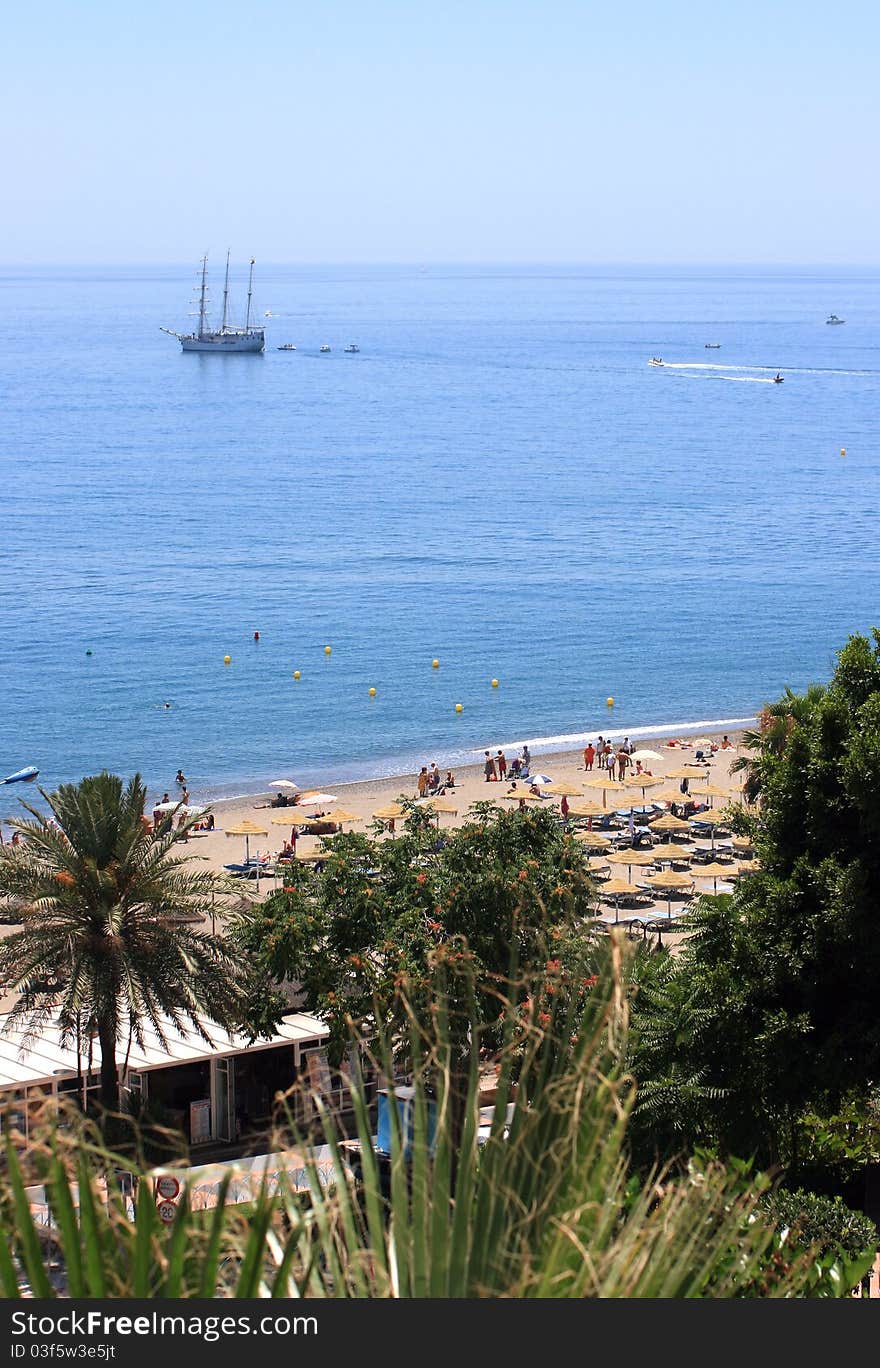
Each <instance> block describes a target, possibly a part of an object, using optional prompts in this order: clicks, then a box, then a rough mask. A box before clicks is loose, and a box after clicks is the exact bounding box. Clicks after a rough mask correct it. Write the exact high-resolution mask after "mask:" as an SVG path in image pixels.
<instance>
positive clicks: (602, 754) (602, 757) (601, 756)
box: [596, 736, 605, 769]
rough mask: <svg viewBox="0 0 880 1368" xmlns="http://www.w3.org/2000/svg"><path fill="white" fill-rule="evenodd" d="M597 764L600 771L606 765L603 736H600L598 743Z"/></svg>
mask: <svg viewBox="0 0 880 1368" xmlns="http://www.w3.org/2000/svg"><path fill="white" fill-rule="evenodd" d="M596 763H597V764H598V766H599V768H600V769H602V767H603V765H604V764H605V738H604V737H603V736H600V737H599V740H598V741H597V742H596Z"/></svg>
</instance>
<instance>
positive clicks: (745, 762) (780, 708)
mask: <svg viewBox="0 0 880 1368" xmlns="http://www.w3.org/2000/svg"><path fill="white" fill-rule="evenodd" d="M826 693H827V690H826V688H825V686H824V685H823V684H810V685H808V687H807V690H806V693H803V694H797V693H795V692H794V690H793V689H790V688H786V690H785V693H784V694H783V695H782V697H781V698H780V699H777V701H776V702H775V703H768V704H767V705H766V706H765V707H763V708H762V709H761V711H760V713H759V714H758V727H757V729H753V728H752V729H748V730H746V731H744V732H743V737H742V743H741V744H742V747H743V749H744V750H747V751H750V752H751V754H750V755H740V756H738V757H737V759H736V760H734V762H733V764H732V765H731V767H730V772H731V774H736V773H737V772H741V773H744V774H745V779H744V782H743V796H744V797H745V799H746V802H749V803H755V802H757V801H758V800H759V799H760V797H761V794H762V793H763V791H764V789H765V788H766V786H767V778H768V775H769V773H770V772H771V771H772V769H773V767H774V765H775V762H776V761H777V760H778V759H779V757H780V756H782V755H784V754H785V751H786V749H787V747H788V744H789V741H790V740H791V736H792V733H793V732H794V731H795V729H796V728H797V727H799V726H801V725H802V724H803V723H805V722H806V721H807V720H808V719H809V718H810V717H811V716H812V715H813V712H814V711H815V709H816V707H817V706H818V704H819V703H821V701H822V699H823V698H824V697H825V695H826Z"/></svg>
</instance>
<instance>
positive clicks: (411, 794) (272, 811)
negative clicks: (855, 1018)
mask: <svg viewBox="0 0 880 1368" xmlns="http://www.w3.org/2000/svg"><path fill="white" fill-rule="evenodd" d="M704 735H705V736H707V737H712V738H713V739H714V740H715V741H717V742H718V743H719V745H720V742H721V738H722V734H721V733H720V732H718V733H714V734H713V733H712V732H711V731H707V732H705V733H704ZM727 735H728V739H729V741H730V742H732V744H733V749H730V750H720V749H719V750H717V751H715V752H714V753H712V754H711V755H710V764H709V766H708V769H707V772H708V775H709V782H710V784H712V785H713V786H716V787H718V788H721V789H724V790H725V791H727V792H729V793H730V795H731V798H733V797H734V796H737V795H738V790H739V776H738V775H731V774H730V765H731V763H732V761H733V760H734V759H735V758H736V756H737V755H738V753H739V749H738V748H739V743H740V739H741V735H742V734H741V733H740V732H728V733H727ZM670 739H675V738H674V737H672V736H667V737H659V736H658V737H654V738H652V739H651V740H650V742H639V743H637V749H638V750H641V749H650V750H653V751H656V752H657V753H658V754H659V755H660V757H661V758H660V759H659V760H653V761H652V760H649V761H645V762H644V764H645V768H646V769H649V770H651V772H652V774H653V775H654V776H655V777H664V776H666V775H667V774H668V773H669V771H670V770H675V769H678V768H679V767H680V766H681V765H683V764H687V762H688V761H692V760H693V757H694V750H695V746H694V738H693V737H689V736H684V737H681V738H680V739H679V740H678V744H676V745H674V746H671V745H668V744H667V743H668V741H669V740H670ZM703 749H705V748H703ZM505 754H506V756H507V762H508V780H507V782H498V781H496V782H487V781H486V779H485V776H484V772H483V766H482V764H476V765H469V766H465V767H457V768H456V769H455V771H454V773H455V780H456V786H455V790H454V792H451V793H447V794H445V795H444V797H445V798H446V800H448V801H454V802H455V805H456V807H457V808H458V812H457V814H451V813H443V814H442V815H441V816H440V829H441V830H445V829H447V828H452V827H456V826H459V825H461V823H462V822H463V821H465V820H466V817H467V814H468V809H469V807H470V805H471V803H474V802H478V801H485V800H487V799H490V800H492V801H495V802H497V803H498V804H499V806H500V807H503V808H508V807H510V806H512V804H510V803H509V802H506V801H505V802H502V801H501V795H502V794H504V793H505V792H507V790H508V789H509V788H510V779H509V766H510V761H511V760H512V759H513V754H511V753H509V752H505ZM435 758H436V760H437V765H438V767H439V770H440V773H441V775H444V774H445V773H446V766H445V765H444V763H443V757H442V756H440V755H438V756H436V757H434V756H428V757H427V758H426V761H425V763H426V764H428V765H430V764H431V762H432V761H433V760H434V759H435ZM531 773H532V775H533V776H534V775H535V774H544V775H549V776H551V778H552V779H553V781H554V782H556V783H563V782H564V783H570V784H572V785H573V786H574V787H577V788H578V789H581V790H582V792H583V796H584V798H585V799H594V800H596V801H598V802H601V801H602V791H601V790H598V791H597V790H595V789H592V788H587V787H585V781H586V780H590V779H594V778H595V777H596V776H597V774H598V771H597V770H596V769H595V768H594V770H593V772H592V774H588V773H586V772H585V769H584V755H583V748H579V749H578V750H575V751H564V752H560V751H555V752H553V753H552V754H546V755H542V754H541V753H540V751H539V750H536V749H532V759H531ZM695 773H696V771H695ZM416 777H417V776H416V774H414V773H413V774H406V775H398V776H392V777H390V778H382V779H375V780H364V781H360V782H357V783H341V784H333V785H331V786H329V787H328V788H326V789H322V790H321V791H322V792H329V793H333V794H335V795H337V797H338V800H339V801H338V802H337V803H335V804H328V805H327V807H326V808H325V809H324V810H325V813H326V818H327V820H332V815H333V809H334V807H339V808H341V807H344V808H345V809H346V810H347V811H348V812H350V813H353V814H355V815H356V816H357V817H359V818H361V819H362V820H360V821H358V822H353V823H350V824H346V825H345V830H346V831H356V832H364V833H367V834H370V835H372V834H373V832H372V829H371V822H372V814H373V813H374V812H375V811H376V810H377V809H378V808H381V807H384V806H385V805H386V804H388V803H390V802H393V801H394V800H395V799H398V798H399V797H400V796H401V795H404V796H405V797H407V798H415V797H417V796H418V789H417V786H416ZM678 785H679V780H678V779H670V780H669V781H668V783H665V784H662V785H660V784H658V785H657V786H656V788H655V789H653V790H651V789H649V790H648V792H647V794H646V797H647V798H649V799H650V796H651V794H652V792H653V793H656V794H661V793H665V792H667V791H668V790H671V789H678ZM525 787H528V786H527V785H525ZM700 787H701V784H700V782H699V781H695V782H693V783H692V785H691V789H692V795H693V796H697V795H698V794H699V791H700ZM636 796H638V795H636ZM274 797H275V794H274V793H266V794H263V795H260V796H256V797H255V796H254V795H250V796H249V797H247V798H237V799H228V800H221V801H218V802H215V803H213V804H212V805H211V811H212V812H213V813H214V819H215V822H216V828H215V830H214V831H212V832H209V833H203V834H197V835H194V836H193V837H192V838H191V839H190V841H189V842H188V846H189V849H190V850H191V852H192V854H193V855H199V856H202V857H203V858H205V859H206V860H208V861H209V862H210V864H211V866H212V867H213V868H215V869H216V870H218V871H222V870H223V867H224V865H226V864H229V863H233V862H235V861H241V860H243V859H244V856H245V838H244V837H243V836H238V835H236V836H228V835H227V834H226V831H227V828H229V827H234V826H237V825H238V824H239V823H240V822H242V821H244V820H248V821H250V822H253V823H254V824H255V825H256V826H258V827H261V828H263V830H264V831H265V835H253V836H251V837H250V838H249V848H250V853H251V856H253V855H254V854H256V853H257V852H259V853H260V854H265V853H268V854H269V855H270V857H274V856H275V855H276V854H277V853H278V852H279V851H280V850H281V847H282V845H283V843H284V841H285V840H287V839H288V837H289V836H290V823H289V821H286V820H282V819H284V818H285V816H286V814H289V815H290V816H292V815H293V813H292V811H291V810H290V809H285V808H271V807H269V806H267V804H268V803H269V801H270V800H271V799H272V798H274ZM560 801H561V800H560V799H559V798H553V799H550V798H547V799H545V803H546V805H547V806H548V807H549V806H551V804H552V807H553V809H554V810H557V811H558V809H559V803H560ZM574 801H576V800H575V799H573V798H569V802H570V803H571V802H574ZM630 801H632V800H631V798H630V796H629V794H626V793H609V794H608V795H607V806H608V809H609V811H611V810H613V809H614V808H615V807H623V806H626V805H627V804H628V802H630ZM713 802H714V803H715V804H717V805H720V806H723V805H724V800H723V799H720V798H715V799H714V800H713ZM542 806H543V804H542ZM274 819H278V820H277V822H276V821H275V820H274ZM398 825H399V824H398ZM381 839H391V838H388V837H384V836H383V837H382V838H381ZM320 845H321V841H320V838H319V837H317V836H299V837H298V840H297V847H296V848H297V857H298V858H302V857H303V856H304V855H308V854H310V853H312V852H315V851H317V850H318V849H319V848H320ZM622 872H623V870H621V873H622ZM240 886H241V891H242V893H243V894H246V895H247V896H250V897H252V896H255V895H256V892H257V890H256V881H255V880H253V879H248V880H241V881H240ZM273 886H274V881H273V878H272V875H271V874H270V875H269V876H268V877H267V878H266V879H265V880H263V879H262V878H261V879H260V889H259V892H260V895H261V896H262V895H263V894H264V893H269V892H271V891H272V888H273ZM697 887H698V889H700V888H702V889H704V890H705V891H708V892H711V891H712V885H711V882H710V881H705V880H701V881H700V882H699V883H698V885H697ZM719 891H721V890H720V889H719ZM675 905H676V904H675V903H673V906H675ZM656 906H657V911H658V915H659V914H660V913H662V914H663V915H665V914H666V911H667V904H666V902H665V900H662V899H661V900H659V901H658V902H657V904H656Z"/></svg>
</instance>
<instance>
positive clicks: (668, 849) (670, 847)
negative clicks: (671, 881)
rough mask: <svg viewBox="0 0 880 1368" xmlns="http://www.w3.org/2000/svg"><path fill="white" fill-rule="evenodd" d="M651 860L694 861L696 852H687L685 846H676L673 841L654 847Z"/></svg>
mask: <svg viewBox="0 0 880 1368" xmlns="http://www.w3.org/2000/svg"><path fill="white" fill-rule="evenodd" d="M651 858H652V859H654V860H692V859H693V858H694V852H693V851H692V850H685V848H684V847H683V846H680V845H674V844H673V842H672V841H666V842H665V843H664V844H662V845H656V846H654V849H653V850H652V851H651Z"/></svg>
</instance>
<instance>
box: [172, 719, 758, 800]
mask: <svg viewBox="0 0 880 1368" xmlns="http://www.w3.org/2000/svg"><path fill="white" fill-rule="evenodd" d="M757 720H758V719H757V717H755V716H752V717H729V718H714V719H710V720H703V721H690V722H664V723H652V724H650V725H648V726H643V727H612V728H610V729H609V730H608V731H604V730H602V729H601V728H599V727H595V728H592V729H590V730H584V731H577V732H564V733H559V734H557V735H552V736H521V737H520V738H519V739H517V740H502V741H493V742H492V743H491V744H490V745H489V746H488V749H489V750H491V751H492V753H493V754H494V753H495V751H497V750H498V748H499V746H500V747H501V749H502V750H503V751H504V752H505V753H506V754H507V755H508V756H509V757H510V756H513V755H517V754H519V753H520V752H521V751H522V748H523V746H528V747H529V750H530V751H531V753H532V756H533V758H534V759H537V758H538V757H539V756H541V755H552V756H554V758H555V759H556V763H557V764H560V763H561V764H566V763H570V761H571V758H572V757H573V756H574V755H576V754H578V755H579V754H580V752H581V751H582V750H583V748H584V746H585V745H586V744H587V742H588V741H590V740H592V741H594V742H595V741H596V739H597V738H598V737H599V736H600V735H601V736H603V737H604V738H605V740H606V741H613V742H617V741H622V740H623V738H624V737H625V736H628V737H629V738H630V740H635V741H652V740H653V741H667V740H669V739H670V738H673V737H678V736H681V737H689V736H710V737H716V736H717V737H721V736H723V735H724V733H725V732H727V734H728V735H730V736H732V735H733V734H734V733H741V732H742V731H743V730H744V729H745V728H747V727H753V726H755V725H756V724H757ZM486 749H487V747H486V746H485V745H484V746H476V747H465V748H463V749H462V748H458V749H451V750H449V751H446V752H441V751H440V750H437V749H435V751H434V752H433V753H431V754H430V755H429V753H428V751H425V753H424V759H423V760H422V761H421V762H420V763H423V764H430V763H431V761H432V760H433V759H435V758H436V759H437V763H438V765H439V767H440V769H441V770H442V771H445V769H446V767H447V765H448V766H449V767H450V768H452V769H453V770H459V771H461V772H462V773H464V772H465V771H470V770H471V769H480V770H482V756H483V754H484V752H485V750H486ZM441 753H442V754H445V755H446V757H447V758H446V760H444V761H441V760H440V759H439V755H440V754H441ZM377 763H379V764H380V765H381V762H377ZM397 763H398V764H399V765H401V766H403V765H404V764H405V761H404V759H403V757H401V758H400V760H399V761H398V762H397ZM369 764H370V762H369V761H367V760H363V761H357V760H353V761H352V762H351V764H350V765H349V766H348V774H349V775H351V772H352V770H354V771H357V770H363V769H364V768H365V767H367V766H368V765H369ZM418 768H419V766H418V765H415V766H412V765H411V766H409V767H408V768H396V769H385V770H383V769H381V768H380V769H378V770H377V771H376V772H374V773H370V774H365V773H360V774H356V776H354V777H348V778H344V777H340V778H335V777H334V774H335V773H339V774H343V773H344V771H342V770H341V769H339V770H336V769H335V768H333V769H331V768H329V767H328V768H327V769H324V768H322V767H318V769H317V770H315V771H314V773H315V774H316V776H317V777H316V778H315V780H314V782H309V783H300V780H299V778H298V776H297V774H296V773H291V774H287V775H285V776H283V777H285V778H288V779H293V780H294V781H295V782H296V783H298V784H300V788H301V789H302V790H304V791H305V792H308V791H310V790H312V789H317V788H321V789H324V788H334V789H335V788H345V789H349V790H350V789H354V788H358V787H366V786H373V785H377V784H378V785H382V786H383V788H384V787H385V786H386V785H388V784H392V783H393V782H394V781H395V780H408V779H410V778H412V779H415V776H416V774H417V773H418ZM310 773H311V771H310ZM243 782H244V781H243ZM165 787H166V788H168V786H167V785H166V786H165ZM230 787H231V786H230ZM271 794H272V789H271V788H270V787H269V786H268V785H267V786H265V787H256V786H255V787H253V788H251V787H249V786H248V787H245V786H243V785H238V784H236V785H235V791H234V792H229V791H228V789H226V788H225V786H223V785H203V786H202V787H201V788H199V787H195V786H194V787H193V788H192V789H191V790H190V797H191V799H192V802H193V803H194V804H196V805H199V806H202V805H204V806H208V807H211V808H212V809H214V810H217V809H219V808H225V807H228V806H229V805H230V804H233V803H237V804H239V805H240V804H244V803H247V802H248V801H249V800H252V799H254V798H265V797H268V796H271ZM172 796H173V795H172Z"/></svg>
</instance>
